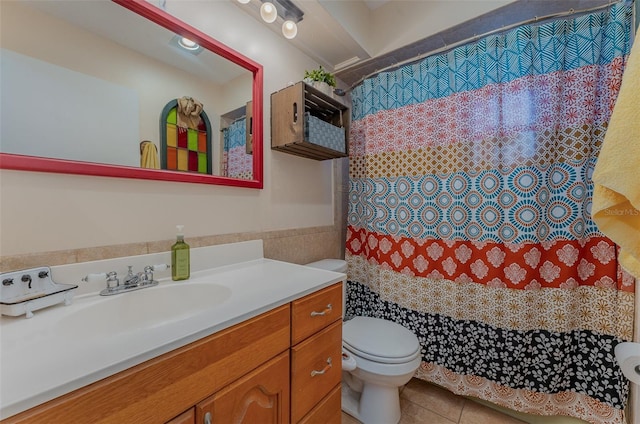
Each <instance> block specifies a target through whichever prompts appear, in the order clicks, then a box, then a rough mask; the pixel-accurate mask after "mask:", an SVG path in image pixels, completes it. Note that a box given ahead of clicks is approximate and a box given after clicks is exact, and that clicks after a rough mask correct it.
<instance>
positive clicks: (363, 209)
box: [346, 3, 634, 424]
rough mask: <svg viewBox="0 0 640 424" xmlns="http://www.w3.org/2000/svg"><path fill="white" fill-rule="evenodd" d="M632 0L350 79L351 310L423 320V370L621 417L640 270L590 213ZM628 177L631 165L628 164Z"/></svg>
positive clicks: (537, 408)
mask: <svg viewBox="0 0 640 424" xmlns="http://www.w3.org/2000/svg"><path fill="white" fill-rule="evenodd" d="M631 33H632V5H629V4H628V3H627V4H616V5H613V6H611V7H609V8H607V9H603V10H601V11H599V12H595V13H591V14H588V15H582V16H574V17H570V18H567V19H562V20H555V21H552V22H548V23H542V24H536V25H527V26H521V27H518V28H516V29H514V30H510V31H508V32H506V33H504V34H500V35H494V36H488V37H485V38H483V39H480V40H479V41H477V42H473V43H470V44H467V45H464V46H462V47H458V48H456V49H454V50H452V51H449V52H447V53H443V54H439V55H434V56H431V57H428V58H427V59H424V60H423V61H421V62H419V63H416V64H412V65H407V66H404V67H402V68H400V69H398V70H396V71H393V72H387V73H383V74H380V75H378V76H376V77H374V78H370V79H368V80H365V81H364V82H363V83H362V84H361V85H359V86H358V87H356V89H355V90H354V92H353V122H352V129H351V146H350V193H349V214H348V220H349V221H348V234H347V241H346V258H347V261H348V264H349V270H348V275H349V284H348V289H349V290H348V307H347V311H346V316H347V318H348V317H350V316H352V315H368V316H376V317H383V318H386V319H390V320H393V321H396V322H398V323H400V324H402V325H404V326H406V327H407V328H409V329H411V330H412V331H414V332H415V333H416V334H417V335H418V338H419V339H420V342H421V345H422V358H423V362H422V365H421V367H420V369H419V370H418V374H417V376H418V377H420V378H422V379H425V380H428V381H431V382H435V383H437V384H439V385H441V386H444V387H446V388H448V389H450V390H451V391H453V392H454V393H457V394H463V395H470V396H474V397H478V398H482V399H485V400H489V401H491V402H494V403H496V404H499V405H503V406H506V407H508V408H512V409H514V410H519V411H524V412H528V413H533V414H541V415H569V416H574V417H578V418H581V419H584V420H587V421H590V422H593V423H603V424H604V423H607V424H611V423H622V422H623V416H624V413H623V408H624V406H625V404H626V401H627V397H628V389H629V388H628V383H627V380H626V379H625V378H624V377H623V375H622V373H621V371H620V369H619V367H618V365H617V363H616V361H615V357H614V353H613V350H614V347H615V345H616V344H618V343H619V342H621V341H625V340H630V339H631V338H632V331H633V311H634V306H633V305H634V280H633V279H632V278H631V277H630V276H629V275H628V274H626V273H624V272H623V271H622V270H621V269H620V268H619V266H618V264H617V259H616V246H615V245H614V244H613V243H612V242H611V241H610V240H609V239H607V238H606V237H604V236H603V234H601V233H600V232H599V231H598V229H597V227H596V226H595V224H594V223H593V221H592V220H591V217H590V205H591V198H592V182H591V174H592V171H593V168H594V165H595V161H596V158H597V156H598V152H599V149H600V146H601V143H602V140H603V136H604V133H605V131H606V129H607V123H608V121H609V116H610V114H611V110H612V108H613V105H614V103H615V99H616V96H617V93H618V90H619V87H620V82H621V76H622V72H623V70H624V66H625V61H626V56H627V55H628V53H629V51H630V43H631V41H630V40H631ZM630 177H631V176H630Z"/></svg>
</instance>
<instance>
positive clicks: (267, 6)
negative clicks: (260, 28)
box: [260, 1, 278, 24]
mask: <svg viewBox="0 0 640 424" xmlns="http://www.w3.org/2000/svg"><path fill="white" fill-rule="evenodd" d="M260 17H262V20H263V21H265V22H266V23H268V24H270V23H272V22H275V20H276V19H278V11H277V10H276V7H275V6H274V5H273V3H271V2H270V1H268V2H265V3H262V6H260Z"/></svg>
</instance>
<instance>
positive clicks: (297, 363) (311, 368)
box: [291, 320, 342, 423]
mask: <svg viewBox="0 0 640 424" xmlns="http://www.w3.org/2000/svg"><path fill="white" fill-rule="evenodd" d="M329 362H330V363H331V364H330V365H329ZM341 377H342V321H341V320H340V321H336V322H334V323H333V324H331V325H330V326H329V327H327V328H325V329H324V330H322V331H321V332H320V333H318V334H317V335H315V336H313V337H310V338H308V339H306V340H305V341H303V342H302V343H299V344H298V345H296V346H294V347H292V348H291V405H292V408H291V421H292V422H294V423H297V422H298V421H299V420H300V419H301V418H302V417H304V416H305V415H306V414H307V413H308V412H309V411H310V410H311V409H312V408H313V407H314V406H315V405H316V404H317V403H318V402H319V401H320V400H321V399H322V398H323V397H325V396H326V395H327V394H328V393H329V392H330V391H331V389H333V388H334V387H335V386H336V385H337V384H338V383H340V379H341Z"/></svg>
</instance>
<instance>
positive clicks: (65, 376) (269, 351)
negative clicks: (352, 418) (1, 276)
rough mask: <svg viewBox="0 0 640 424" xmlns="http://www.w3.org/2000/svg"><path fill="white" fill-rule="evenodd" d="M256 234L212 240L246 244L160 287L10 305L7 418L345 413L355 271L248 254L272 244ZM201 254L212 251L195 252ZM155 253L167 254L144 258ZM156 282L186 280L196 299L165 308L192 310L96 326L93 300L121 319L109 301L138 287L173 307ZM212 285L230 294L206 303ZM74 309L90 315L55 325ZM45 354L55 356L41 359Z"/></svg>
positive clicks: (167, 419) (309, 417) (322, 419)
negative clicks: (343, 383) (21, 308)
mask: <svg viewBox="0 0 640 424" xmlns="http://www.w3.org/2000/svg"><path fill="white" fill-rule="evenodd" d="M246 243H249V244H248V245H247V244H244V243H236V244H233V245H226V249H225V248H224V247H221V249H213V250H215V251H216V252H218V253H220V254H221V255H223V256H224V255H225V254H226V255H231V256H232V257H233V256H234V255H235V258H232V259H231V260H230V263H228V264H226V265H222V266H218V267H215V268H212V269H209V270H202V271H196V272H194V273H193V276H192V278H191V279H190V280H188V281H186V282H178V283H174V282H171V281H163V280H160V284H159V286H158V287H152V288H149V289H143V290H140V291H138V292H134V293H126V294H123V295H118V296H111V297H116V298H118V297H120V296H122V297H120V299H121V300H118V299H115V300H116V302H118V303H113V304H111V305H110V304H109V302H110V301H111V300H110V299H109V300H106V299H105V298H104V297H102V298H101V297H100V296H97V295H95V294H91V293H87V294H85V295H79V296H78V297H77V300H76V301H75V302H74V304H73V305H71V306H56V307H52V308H50V309H49V310H42V311H40V313H39V314H37V315H36V316H35V317H34V318H32V319H29V320H27V319H24V318H17V317H10V318H6V317H3V318H2V319H3V321H2V335H1V337H2V352H1V353H2V365H1V367H2V377H1V378H2V381H1V387H2V400H1V401H2V417H3V418H5V417H6V418H5V419H4V420H3V421H2V423H17V422H29V423H38V422H49V423H50V422H55V423H65V422H69V423H78V422H103V423H125V422H132V423H133V422H135V423H172V424H178V423H180V424H183V423H216V422H219V423H258V422H259V423H289V422H292V423H298V422H301V423H332V422H336V423H339V422H340V417H341V413H340V378H341V341H342V333H341V329H342V320H341V313H342V311H341V305H342V299H341V297H342V286H341V285H342V281H344V278H345V276H344V274H340V273H334V272H329V271H323V270H315V269H311V268H307V267H304V266H300V265H293V264H288V263H284V262H279V261H272V260H269V259H264V258H261V257H260V258H253V259H249V260H246V261H245V260H242V259H243V256H246V252H253V253H254V255H253V256H255V253H257V252H258V251H261V249H262V245H261V242H259V241H258V242H246ZM255 243H259V246H258V245H255ZM237 245H244V246H243V247H244V248H241V247H240V248H239V247H238V246H237ZM214 247H215V246H214ZM203 249H212V248H203ZM194 250H196V251H197V249H194ZM224 250H226V253H222V252H223V251H224ZM234 252H235V253H234ZM259 255H260V256H261V252H260V253H259ZM145 256H153V255H145ZM201 256H202V257H206V256H208V255H201V253H199V252H196V253H195V255H194V257H195V258H199V257H201ZM249 257H251V256H249ZM138 259H140V258H138ZM152 259H153V260H157V259H162V258H145V259H143V260H145V261H149V260H152ZM215 261H217V262H218V263H224V260H221V259H220V257H219V256H217V257H216V259H215V260H214V261H213V262H215ZM112 266H114V267H118V266H119V265H118V264H113V265H112ZM85 269H88V268H87V266H86V265H85V266H84V267H83V268H82V270H85ZM53 272H54V275H55V269H54V270H53ZM69 272H70V271H69V270H61V272H60V274H61V275H64V274H65V273H69ZM180 284H182V285H183V286H180ZM207 285H209V286H207ZM211 285H215V286H216V287H215V288H214V289H212V288H211V287H213V286H211ZM163 286H164V287H163ZM203 287H206V288H203ZM157 289H159V290H160V291H162V290H168V291H167V293H170V297H174V298H175V299H173V300H174V301H175V302H178V303H180V289H183V291H184V293H185V297H184V298H185V299H190V300H192V302H190V303H191V304H192V305H194V308H195V309H193V310H192V312H190V313H188V314H182V311H181V307H175V308H173V309H174V310H173V311H172V310H171V308H168V309H166V310H165V311H164V313H165V314H166V315H167V316H169V317H170V316H171V315H172V314H177V315H180V314H182V315H181V317H180V318H179V319H178V320H177V321H176V320H172V319H171V318H168V319H166V320H165V319H156V318H154V320H153V321H152V323H151V324H148V323H147V324H145V325H141V326H139V327H136V324H135V323H132V324H131V325H132V329H127V328H126V327H125V329H123V331H122V332H118V331H117V330H114V331H113V333H112V334H108V335H107V334H106V333H105V334H104V337H95V334H93V335H91V334H90V333H91V331H92V329H91V326H90V323H91V322H92V321H93V319H94V318H93V316H94V315H95V313H94V312H93V311H96V310H97V311H99V312H100V313H103V315H102V316H100V317H99V319H100V320H109V319H110V318H111V319H113V320H115V321H117V320H118V318H117V317H115V316H109V315H108V314H107V313H108V310H109V309H108V308H110V307H112V306H113V307H117V306H118V305H120V306H122V304H121V303H120V302H123V301H124V300H123V299H125V298H124V297H125V296H133V295H134V294H135V293H139V294H138V295H137V298H132V299H133V301H135V302H137V301H138V300H143V299H144V298H145V294H147V295H148V296H146V297H148V298H149V299H153V300H155V303H157V304H159V305H160V306H162V307H164V308H166V305H162V301H161V300H160V299H161V297H160V296H159V295H157V294H155V292H152V291H153V290H157ZM147 290H148V292H147V293H145V291H147ZM160 291H158V292H157V293H160ZM189 292H191V293H195V296H194V297H193V298H190V296H191V295H190V294H188V293H189ZM203 294H207V295H209V296H215V295H216V294H217V295H218V296H219V297H220V298H221V299H222V300H220V301H219V302H218V303H216V302H215V301H214V300H213V299H212V302H211V303H212V306H211V307H210V308H206V307H205V308H201V307H200V306H199V304H198V303H197V301H196V299H197V298H199V297H203ZM204 297H206V296H204ZM105 302H106V303H105ZM105 304H106V305H107V307H105V306H103V305H105ZM187 309H189V308H188V307H187ZM124 310H125V309H121V310H120V311H118V310H116V309H114V312H115V313H120V314H122V313H124V312H123V311H124ZM89 311H92V312H89ZM144 312H146V315H149V314H153V312H151V310H147V309H146V307H145V310H144ZM104 314H107V315H104ZM125 315H126V313H125ZM69 316H72V317H74V318H77V319H82V317H85V319H84V322H76V326H75V327H74V328H73V329H72V330H73V331H71V332H69V331H68V330H65V329H59V330H56V324H58V325H60V324H61V323H62V324H64V323H66V322H68V321H66V320H65V319H68V317H69ZM126 318H127V319H131V318H132V317H131V316H127V317H126ZM133 319H134V320H135V319H136V317H133ZM38 320H40V321H38ZM116 324H117V325H116V326H115V328H118V327H120V325H119V324H120V323H119V322H116ZM84 325H86V326H87V327H88V328H87V333H86V334H83V326H84ZM107 327H108V326H107ZM107 327H98V328H94V329H93V331H94V332H96V331H97V332H105V328H107ZM108 328H110V329H113V328H114V327H108ZM5 330H6V331H5ZM25 332H27V333H28V334H25ZM29 332H30V333H29ZM21 333H22V336H21V337H18V339H16V340H12V339H11V337H14V336H18V335H19V334H21ZM73 334H75V335H77V336H78V339H77V340H75V342H74V340H73ZM39 338H41V339H42V340H41V343H42V344H41V345H38V343H39V341H38V339H39ZM104 338H106V339H107V340H106V341H105V340H104ZM56 339H57V340H58V341H56ZM100 340H102V342H100ZM92 342H94V343H95V346H94V347H93V348H92V347H91V346H90V345H91V343H92ZM47 345H49V349H48V351H47V348H46V347H47ZM34 347H40V348H42V350H41V351H40V352H39V354H36V355H34V354H33V353H32V352H31V351H30V349H29V348H34ZM20 349H25V350H24V351H22V352H21V351H20ZM105 349H107V351H105ZM30 352H31V353H30ZM86 355H89V356H88V357H87V356H86ZM34 358H40V360H41V362H44V363H43V364H41V363H38V362H36V363H33V365H32V366H30V364H29V361H30V360H33V359H34ZM47 370H49V371H50V372H49V374H47V373H46V371H47ZM40 373H44V374H40Z"/></svg>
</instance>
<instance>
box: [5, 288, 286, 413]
mask: <svg viewBox="0 0 640 424" xmlns="http://www.w3.org/2000/svg"><path fill="white" fill-rule="evenodd" d="M125 296H126V295H125ZM290 314H291V311H290V309H289V305H288V304H287V305H284V306H281V307H279V308H276V309H274V310H271V311H269V312H265V313H264V314H262V315H260V316H258V317H255V318H253V319H250V320H248V321H245V322H242V323H240V324H237V325H235V326H233V327H230V328H228V329H226V330H222V331H220V332H218V333H216V334H213V335H211V336H209V337H205V338H204V339H202V340H198V341H196V342H193V343H191V344H189V345H187V346H184V347H182V348H179V349H176V350H174V351H172V352H169V353H166V354H164V355H161V356H159V357H157V358H154V359H151V360H149V361H147V362H144V363H142V364H140V365H137V366H135V367H132V368H129V369H128V370H126V371H122V372H120V373H118V374H116V375H114V376H111V377H107V378H105V379H103V380H100V381H97V382H95V383H93V384H90V385H88V386H86V387H83V388H81V389H78V390H76V391H74V392H71V393H69V394H67V395H64V396H61V397H59V398H57V399H53V400H51V401H49V402H47V403H44V404H42V405H40V406H36V407H34V408H32V409H29V410H27V411H25V412H22V413H20V414H17V415H15V416H13V417H10V418H7V419H6V420H3V421H2V424H5V423H18V422H24V423H29V424H33V423H47V424H48V423H56V424H58V423H60V424H63V423H74V424H75V423H114V424H121V423H136V424H145V423H152V424H157V423H163V422H166V421H168V420H170V419H172V418H174V417H175V416H177V415H178V414H180V413H181V412H184V411H186V410H187V409H188V408H190V407H192V406H193V404H194V403H195V402H196V401H197V400H199V399H204V398H206V397H207V396H209V395H211V393H214V392H215V391H217V390H220V389H221V388H222V387H224V386H226V385H227V384H229V383H231V382H232V381H234V380H236V379H238V378H239V377H241V376H243V375H245V374H246V373H248V372H249V371H251V370H252V369H254V368H256V367H257V366H259V365H260V364H262V363H264V362H266V361H268V360H269V359H270V358H273V357H274V356H276V355H278V354H279V353H282V352H284V351H286V350H287V349H288V347H289V340H290V337H291V333H290V331H291V329H290V325H289V323H290V321H289V320H290V318H291V315H290ZM194 399H195V400H194Z"/></svg>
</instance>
